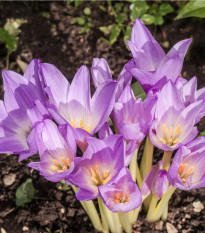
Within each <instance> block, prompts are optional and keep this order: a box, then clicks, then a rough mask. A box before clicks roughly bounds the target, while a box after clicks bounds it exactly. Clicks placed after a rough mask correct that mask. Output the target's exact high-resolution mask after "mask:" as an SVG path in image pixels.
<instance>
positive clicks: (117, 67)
mask: <svg viewBox="0 0 205 233" xmlns="http://www.w3.org/2000/svg"><path fill="white" fill-rule="evenodd" d="M83 4H84V5H82V6H80V7H79V8H78V11H75V9H74V7H73V6H68V5H66V3H65V2H35V1H32V2H1V5H0V26H3V25H4V23H5V21H6V18H11V17H12V18H24V19H27V21H28V23H27V24H24V25H22V27H21V29H22V33H21V34H20V43H19V46H18V50H17V51H16V52H15V53H13V54H12V55H11V57H10V61H11V62H13V63H12V69H13V70H15V71H18V69H19V68H18V67H17V65H16V63H15V60H16V57H17V56H18V55H20V56H21V59H23V60H24V61H26V62H30V60H31V59H32V58H39V59H40V60H41V61H43V62H48V63H52V64H54V65H55V66H57V67H58V68H59V69H60V70H61V71H62V72H63V74H64V75H65V76H66V77H67V78H68V80H72V77H73V76H74V74H75V72H76V71H77V69H78V68H79V67H80V66H81V65H82V64H86V65H88V66H89V67H91V64H92V58H94V57H104V58H105V59H107V61H108V64H109V65H110V68H111V70H112V72H113V75H114V77H115V78H117V76H118V74H119V72H120V71H121V69H122V67H123V65H124V64H125V63H126V62H127V60H128V59H129V58H130V57H129V52H128V50H127V49H126V47H125V45H124V42H123V40H122V36H121V38H120V40H119V42H118V43H116V44H115V45H114V46H113V47H110V46H108V45H107V44H106V43H105V42H102V41H101V40H100V37H101V36H102V33H101V32H100V31H99V29H98V27H99V26H105V25H108V24H110V23H111V22H112V20H113V19H112V17H110V16H108V15H106V14H104V13H102V12H101V11H100V10H99V9H98V8H97V7H96V6H95V5H93V4H91V3H90V2H85V3H83ZM102 4H105V2H102ZM85 5H89V6H90V7H91V9H92V12H93V14H92V22H93V25H94V26H93V27H92V29H91V31H90V32H89V33H88V34H83V35H80V34H79V30H80V28H79V27H78V26H76V25H72V24H71V20H72V19H73V16H76V15H79V14H80V12H81V9H82V8H83V7H84V6H85ZM42 12H47V13H49V15H50V18H45V17H43V15H42ZM71 15H72V16H71ZM174 16H175V14H173V15H171V16H169V17H167V18H166V21H165V24H164V25H162V26H161V27H158V29H157V35H156V39H157V40H158V41H159V42H160V43H163V42H164V41H168V42H169V48H167V49H165V50H169V49H170V47H172V46H173V45H174V44H175V43H176V42H178V41H179V40H182V39H185V38H190V37H192V38H193V43H192V46H191V49H190V50H189V53H188V55H187V57H186V59H185V63H184V68H183V72H182V74H183V76H184V77H186V78H187V79H190V78H191V77H192V76H194V75H196V76H197V77H198V87H199V88H201V87H204V86H205V44H204V41H205V33H204V27H205V20H204V19H203V20H202V19H201V20H200V19H189V18H188V19H184V20H179V21H173V18H174ZM149 29H150V30H151V31H153V27H149ZM5 56H6V50H5V48H4V45H3V44H0V68H1V69H4V68H5ZM1 82H2V81H1ZM199 130H200V131H203V130H205V119H202V121H201V122H200V123H199ZM159 155H161V154H160V153H158V152H157V151H156V153H155V156H156V157H157V156H159ZM27 162H28V161H25V162H21V163H18V156H17V155H11V156H6V155H1V156H0V229H1V228H3V229H5V230H6V232H7V233H21V232H25V233H28V232H29V233H43V232H52V233H54V232H56V233H57V232H63V233H64V232H95V230H94V229H93V227H92V225H91V223H90V221H89V219H88V217H87V216H86V214H85V212H84V210H83V209H82V208H81V206H80V203H79V202H78V201H77V200H76V199H75V197H74V194H73V191H72V190H71V189H70V190H67V191H61V190H60V189H59V187H60V184H59V183H57V184H56V183H51V182H49V181H47V180H45V179H44V178H42V177H40V176H39V175H38V173H37V172H36V171H33V170H32V169H30V168H28V167H27V166H26V164H27ZM8 174H15V176H16V178H15V182H14V183H13V184H12V185H10V186H5V185H4V183H3V178H4V177H5V176H6V175H8ZM27 178H32V180H33V183H34V186H35V198H34V200H33V201H32V202H31V203H29V204H25V205H24V206H23V207H19V208H16V206H15V191H16V189H17V188H18V186H19V185H20V184H21V183H23V182H24V181H25V180H26V179H27ZM204 196H205V189H204V188H201V189H198V190H193V191H190V192H184V191H180V190H177V191H176V193H175V194H174V195H173V197H172V199H171V201H170V209H169V214H168V219H167V223H171V224H172V225H173V226H174V227H175V230H176V231H178V232H182V233H188V232H193V233H195V232H205V209H204V210H202V211H201V212H195V211H194V208H193V205H192V203H193V202H195V201H201V202H202V204H203V205H205V197H204ZM167 223H163V222H157V223H154V224H149V223H147V222H146V221H145V213H143V212H142V213H140V216H139V220H138V221H137V222H136V224H135V226H134V232H167V227H168V225H169V224H167ZM176 231H175V232H176ZM170 232H174V231H170ZM1 233H3V232H2V229H1Z"/></svg>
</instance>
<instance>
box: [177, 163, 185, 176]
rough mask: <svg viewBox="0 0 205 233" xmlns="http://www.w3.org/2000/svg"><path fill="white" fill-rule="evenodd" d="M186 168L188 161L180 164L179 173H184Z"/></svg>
mask: <svg viewBox="0 0 205 233" xmlns="http://www.w3.org/2000/svg"><path fill="white" fill-rule="evenodd" d="M186 168H187V163H182V164H180V166H179V170H178V172H179V174H182V172H183V171H185V170H186Z"/></svg>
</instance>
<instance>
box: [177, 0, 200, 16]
mask: <svg viewBox="0 0 205 233" xmlns="http://www.w3.org/2000/svg"><path fill="white" fill-rule="evenodd" d="M187 17H200V18H205V1H201V0H195V1H190V2H188V3H187V4H186V5H185V6H184V7H183V8H182V10H181V11H180V12H179V14H178V15H177V17H176V18H175V20H176V19H183V18H187Z"/></svg>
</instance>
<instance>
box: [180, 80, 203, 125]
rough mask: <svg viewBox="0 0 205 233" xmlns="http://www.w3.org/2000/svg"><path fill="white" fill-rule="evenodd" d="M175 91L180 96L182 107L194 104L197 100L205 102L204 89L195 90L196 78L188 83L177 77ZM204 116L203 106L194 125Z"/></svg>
mask: <svg viewBox="0 0 205 233" xmlns="http://www.w3.org/2000/svg"><path fill="white" fill-rule="evenodd" d="M176 86H177V89H178V90H179V92H180V94H181V95H182V99H183V103H184V106H185V107H187V106H189V105H190V104H192V103H195V102H197V101H199V100H203V101H205V87H204V88H201V89H199V90H197V78H196V77H193V78H192V79H190V80H189V81H187V80H186V79H184V78H182V77H179V78H178V79H177V82H176ZM204 115H205V104H204V105H203V107H202V108H201V110H200V112H199V114H198V116H197V119H196V123H198V122H199V121H200V119H201V118H202V117H203V116H204Z"/></svg>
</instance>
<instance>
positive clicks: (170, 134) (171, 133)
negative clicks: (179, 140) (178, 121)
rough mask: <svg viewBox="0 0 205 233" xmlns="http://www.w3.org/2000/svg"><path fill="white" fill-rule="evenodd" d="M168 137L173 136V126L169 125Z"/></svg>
mask: <svg viewBox="0 0 205 233" xmlns="http://www.w3.org/2000/svg"><path fill="white" fill-rule="evenodd" d="M169 137H170V138H172V137H173V127H170V130H169Z"/></svg>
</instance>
